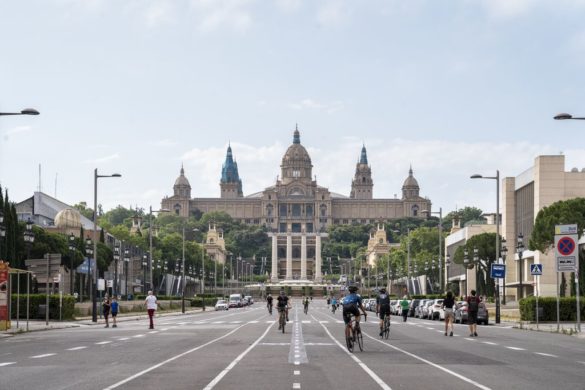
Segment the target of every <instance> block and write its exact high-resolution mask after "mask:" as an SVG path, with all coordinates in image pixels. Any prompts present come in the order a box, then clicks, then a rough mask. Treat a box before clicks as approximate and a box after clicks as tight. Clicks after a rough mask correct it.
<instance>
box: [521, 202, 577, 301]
mask: <svg viewBox="0 0 585 390" xmlns="http://www.w3.org/2000/svg"><path fill="white" fill-rule="evenodd" d="M568 224H577V233H578V235H579V237H581V236H582V235H583V228H584V227H585V198H574V199H568V200H561V201H558V202H555V203H553V204H551V205H550V206H547V207H543V208H542V209H541V210H540V211H539V212H538V214H537V215H536V219H535V221H534V227H533V229H532V234H531V235H530V240H529V241H528V249H530V250H538V251H540V252H542V253H547V252H548V251H549V250H550V249H551V248H552V247H553V244H554V239H555V225H568ZM562 277H564V274H563V275H562ZM584 282H585V253H584V251H583V250H582V249H580V250H579V293H580V295H585V286H584V284H585V283H584ZM565 286H566V282H565ZM561 291H563V290H562V289H561Z"/></svg>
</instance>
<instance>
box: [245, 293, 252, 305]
mask: <svg viewBox="0 0 585 390" xmlns="http://www.w3.org/2000/svg"><path fill="white" fill-rule="evenodd" d="M244 298H246V299H247V300H248V305H251V304H253V303H254V298H252V296H251V295H246V296H245V297H244Z"/></svg>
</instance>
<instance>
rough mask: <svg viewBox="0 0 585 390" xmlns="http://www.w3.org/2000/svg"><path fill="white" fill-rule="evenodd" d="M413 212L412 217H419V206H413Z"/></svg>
mask: <svg viewBox="0 0 585 390" xmlns="http://www.w3.org/2000/svg"><path fill="white" fill-rule="evenodd" d="M411 210H412V216H413V217H416V216H417V215H418V205H414V206H412V207H411Z"/></svg>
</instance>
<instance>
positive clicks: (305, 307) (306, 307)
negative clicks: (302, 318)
mask: <svg viewBox="0 0 585 390" xmlns="http://www.w3.org/2000/svg"><path fill="white" fill-rule="evenodd" d="M303 306H304V309H305V314H307V313H308V312H309V297H305V299H304V300H303Z"/></svg>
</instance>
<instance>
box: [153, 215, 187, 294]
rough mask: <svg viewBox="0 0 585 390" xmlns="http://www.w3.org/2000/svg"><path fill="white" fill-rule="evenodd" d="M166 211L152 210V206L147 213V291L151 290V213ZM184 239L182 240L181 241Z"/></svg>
mask: <svg viewBox="0 0 585 390" xmlns="http://www.w3.org/2000/svg"><path fill="white" fill-rule="evenodd" d="M169 211H170V210H168V209H160V210H153V209H152V206H150V212H149V213H148V253H149V256H148V287H150V288H149V290H152V289H153V288H152V228H153V226H152V213H163V212H164V213H166V212H169ZM184 240H185V239H184V238H183V241H184Z"/></svg>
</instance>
